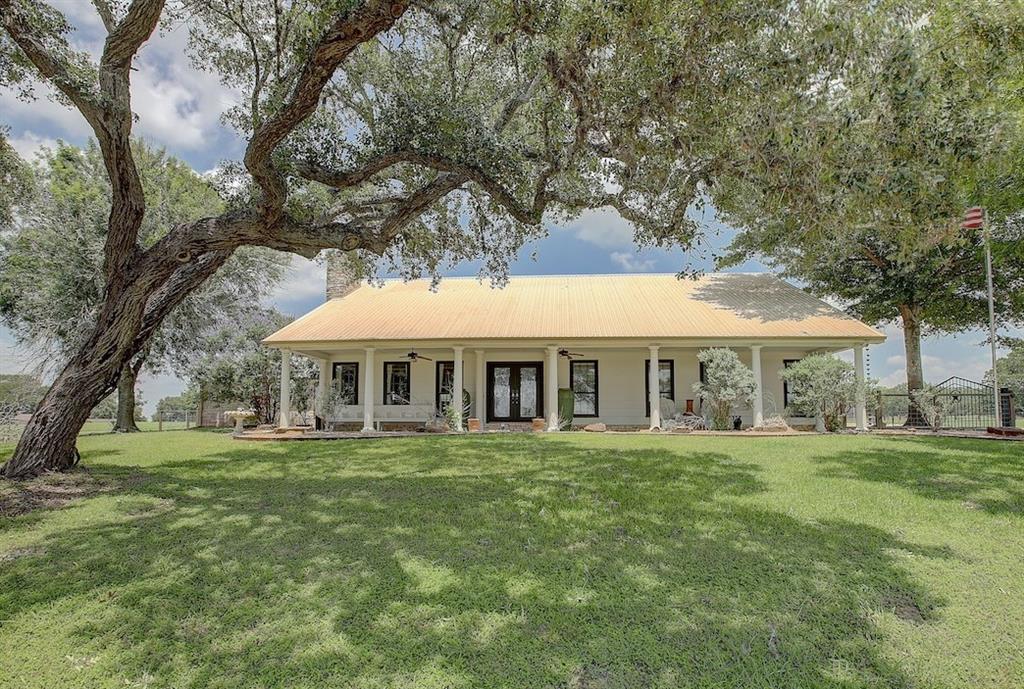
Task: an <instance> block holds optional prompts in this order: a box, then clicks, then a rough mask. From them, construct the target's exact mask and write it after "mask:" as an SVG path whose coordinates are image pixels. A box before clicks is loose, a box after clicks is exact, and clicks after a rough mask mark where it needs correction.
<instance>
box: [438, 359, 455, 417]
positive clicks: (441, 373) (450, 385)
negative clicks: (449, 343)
mask: <svg viewBox="0 0 1024 689" xmlns="http://www.w3.org/2000/svg"><path fill="white" fill-rule="evenodd" d="M454 388H455V362H454V361H438V362H437V377H436V378H434V404H435V405H436V406H435V408H436V409H437V411H439V412H441V411H444V410H445V409H447V408H448V405H449V404H451V403H452V390H453V389H454Z"/></svg>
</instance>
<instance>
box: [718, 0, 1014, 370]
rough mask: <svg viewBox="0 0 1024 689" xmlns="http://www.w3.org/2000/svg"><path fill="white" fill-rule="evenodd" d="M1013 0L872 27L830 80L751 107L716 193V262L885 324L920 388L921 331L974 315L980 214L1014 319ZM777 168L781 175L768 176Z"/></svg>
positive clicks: (1003, 313)
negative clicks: (722, 249) (752, 263)
mask: <svg viewBox="0 0 1024 689" xmlns="http://www.w3.org/2000/svg"><path fill="white" fill-rule="evenodd" d="M1022 58H1024V12H1022V11H1021V9H1020V7H1019V5H1017V4H1015V3H987V2H979V3H959V2H944V3H936V4H935V5H934V7H933V9H932V11H931V12H929V13H928V14H927V15H926V17H925V18H924V19H922V21H919V22H913V23H893V24H884V25H882V26H881V27H880V30H879V31H878V32H877V36H876V42H875V45H874V47H873V49H872V50H869V51H864V52H862V53H858V54H855V55H853V56H852V57H851V59H850V60H849V62H848V63H847V66H846V68H845V69H844V70H843V72H842V74H841V78H840V79H839V80H838V81H836V82H834V83H823V84H822V85H821V87H820V88H819V89H815V90H812V91H808V92H804V93H799V94H796V97H795V98H794V99H793V101H792V104H791V105H792V107H789V108H786V109H783V110H778V111H772V112H766V113H764V114H763V115H759V116H758V118H757V119H755V120H754V121H753V123H751V124H750V125H749V126H750V127H760V128H763V129H765V130H766V131H768V132H769V133H768V134H767V135H764V134H759V135H757V136H756V137H741V139H740V141H741V142H742V143H741V147H742V148H743V150H744V151H746V152H747V155H748V164H747V165H744V166H742V167H741V168H740V169H739V172H738V174H736V175H732V176H729V177H723V178H720V179H719V180H718V183H719V188H718V189H717V190H716V195H715V200H716V204H717V205H718V207H719V209H720V210H721V211H722V212H723V214H724V216H725V218H726V219H727V220H729V221H732V222H734V223H735V224H736V225H737V226H738V227H740V228H742V230H741V232H740V234H739V235H738V237H737V238H736V240H735V241H734V242H733V243H732V245H731V246H730V247H729V251H728V252H727V255H726V256H724V257H723V259H722V261H721V263H722V264H724V265H730V264H734V263H738V262H740V261H743V260H746V259H748V258H751V257H759V258H761V259H762V260H766V262H767V263H769V264H770V265H773V266H774V267H777V268H779V269H780V270H781V271H782V272H783V273H784V274H786V275H787V276H789V277H793V278H796V279H799V280H801V281H803V282H804V283H805V284H806V285H807V287H808V289H809V290H811V291H812V292H814V293H815V294H817V295H819V296H823V297H833V298H836V299H838V300H839V301H841V302H842V303H843V304H844V305H845V306H846V307H847V308H848V310H850V311H851V313H853V314H855V315H857V316H858V317H861V318H863V319H865V320H867V321H868V322H872V323H886V322H893V321H895V322H899V323H900V324H901V325H902V327H903V331H904V335H905V343H906V354H907V383H908V388H909V389H910V390H916V389H920V388H921V387H922V386H923V384H924V381H923V373H922V367H921V344H920V340H921V335H922V333H927V332H929V331H932V332H958V331H962V330H965V329H968V328H972V327H979V326H982V325H983V324H986V323H987V320H988V306H987V294H986V285H985V259H984V245H983V242H984V237H983V235H982V233H980V232H978V231H977V230H965V229H963V228H962V227H961V225H960V223H961V219H962V217H963V213H964V211H965V210H966V209H967V208H968V207H969V206H974V205H979V204H982V205H985V207H986V208H987V209H988V211H989V216H990V220H991V223H992V237H993V257H994V264H995V288H996V294H997V299H996V315H997V317H998V318H999V319H1000V321H1001V322H1003V323H1006V322H1011V323H1012V322H1018V323H1019V322H1021V320H1022V319H1024V241H1022V240H1024V222H1022V220H1024V217H1022V215H1021V212H1022V210H1024V175H1022V174H1021V172H1022V170H1021V168H1020V164H1021V163H1020V161H1021V160H1024V156H1022V155H1021V154H1022V153H1024V137H1022V129H1021V124H1022V122H1021V114H1022V112H1024V111H1022V109H1021V107H1020V101H1019V74H1020V71H1021V67H1022V66H1024V64H1022ZM780 171H784V172H783V174H780Z"/></svg>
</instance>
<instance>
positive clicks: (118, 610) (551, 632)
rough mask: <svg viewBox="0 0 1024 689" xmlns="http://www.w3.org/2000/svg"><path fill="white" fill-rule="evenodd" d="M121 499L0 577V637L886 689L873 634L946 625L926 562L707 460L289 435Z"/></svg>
mask: <svg viewBox="0 0 1024 689" xmlns="http://www.w3.org/2000/svg"><path fill="white" fill-rule="evenodd" d="M96 471H97V472H98V473H103V472H110V478H111V480H114V479H117V478H123V477H124V472H126V471H129V470H128V469H124V468H107V467H103V468H97V469H96ZM131 471H134V470H131ZM122 485H123V495H122V499H121V500H119V501H118V502H115V503H113V504H112V505H111V506H110V509H111V510H113V512H114V513H115V515H116V516H117V519H110V520H106V521H104V522H101V523H97V524H93V525H90V526H83V527H79V528H70V529H67V530H64V531H62V532H60V533H56V534H53V535H52V536H50V537H48V538H47V539H45V542H44V543H43V544H42V547H41V548H40V549H39V551H38V552H36V553H29V554H27V555H26V556H25V557H20V558H18V559H16V560H13V561H11V562H8V563H6V566H5V567H3V568H2V569H0V624H4V623H5V622H7V623H11V622H18V623H20V622H21V621H23V620H26V619H30V618H33V617H34V622H33V624H40V623H41V622H45V620H46V619H47V618H46V615H47V614H56V615H57V616H58V619H59V620H61V621H63V623H64V624H65V625H67V627H66V631H65V633H66V634H68V635H69V636H70V637H71V638H72V639H73V640H74V643H75V644H76V646H77V647H78V648H81V649H82V653H83V654H86V655H87V656H88V662H91V663H92V664H89V665H87V667H86V668H85V669H84V670H83V671H82V672H84V674H82V675H81V677H83V678H86V677H87V676H88V673H89V672H97V673H100V672H110V673H114V672H116V673H117V675H118V676H120V677H122V678H123V679H124V681H125V682H140V681H142V679H144V678H147V677H148V678H150V680H152V685H153V686H188V687H205V686H210V685H214V684H216V685H217V686H220V687H243V686H261V687H271V686H328V685H329V686H346V687H347V686H351V687H411V686H415V687H428V686H431V687H432V686H452V687H458V686H466V687H491V686H494V687H498V686H501V687H510V686H513V687H670V686H671V687H676V686H706V687H712V686H715V687H718V686H765V687H768V686H808V687H810V686H814V687H826V686H835V687H847V686H886V687H901V686H909V685H910V682H909V680H908V678H907V677H906V676H905V675H904V674H903V673H902V672H901V670H900V668H899V667H898V666H896V665H895V664H894V663H893V662H891V661H890V660H888V659H886V658H885V657H884V655H883V654H882V653H881V652H880V651H879V646H880V641H881V638H880V636H879V632H878V631H877V627H876V624H875V622H874V620H875V616H877V615H897V616H898V617H899V618H900V619H901V620H902V623H905V624H927V623H928V622H929V621H930V620H931V619H933V618H934V617H936V616H937V615H939V614H940V610H941V606H942V601H941V600H936V599H935V598H933V597H932V596H930V595H929V593H928V592H927V591H925V590H923V589H922V588H921V587H919V586H917V585H916V584H915V583H914V582H913V581H912V580H911V579H910V578H909V577H908V575H907V574H906V572H905V571H904V570H903V569H902V568H901V567H900V566H899V565H898V564H897V563H896V562H895V560H894V555H893V553H894V552H895V551H909V552H912V553H914V554H916V555H918V556H920V557H933V558H939V557H943V556H944V553H942V552H940V551H937V550H935V549H926V548H920V547H918V546H915V545H914V544H912V543H907V542H904V541H901V540H899V539H897V538H895V537H893V536H892V535H891V534H889V533H887V532H884V531H882V530H879V529H875V528H871V527H868V526H865V525H862V524H856V523H853V522H849V521H844V520H832V521H826V522H821V523H815V524H810V523H807V522H803V521H799V520H797V519H794V518H792V517H790V516H787V515H784V514H781V513H778V512H774V511H771V510H766V509H759V508H754V507H751V506H749V505H746V504H744V502H743V501H742V500H738V499H737V498H740V497H743V496H749V495H754V494H757V493H759V492H761V491H763V490H765V486H764V484H763V483H762V481H761V480H760V479H759V477H758V467H757V466H756V465H753V464H750V463H746V462H742V461H738V460H736V459H734V458H733V457H731V456H728V455H725V454H719V453H715V452H701V453H699V454H698V453H692V452H691V453H688V452H679V451H671V450H668V449H643V450H610V449H590V448H586V447H579V446H576V445H573V444H569V443H562V442H544V441H540V440H537V439H533V438H517V437H498V438H454V439H453V438H446V439H436V438H425V439H413V440H409V441H400V442H399V441H393V442H388V443H330V442H304V443H292V444H281V445H279V446H275V447H270V448H266V449H265V450H261V453H260V454H255V453H254V452H253V451H252V449H251V447H249V446H244V447H243V446H239V447H237V448H236V447H231V449H226V450H224V451H222V452H219V453H217V454H215V455H211V456H209V457H208V458H206V459H203V460H195V461H179V462H168V463H164V464H160V465H157V466H154V467H151V468H148V469H147V470H146V471H145V473H144V476H142V477H139V478H137V479H136V480H132V481H125V482H123V483H122ZM72 610H74V611H75V612H74V613H73V614H72V612H71V611H72ZM83 662H86V661H83ZM140 678H142V679H140ZM83 681H84V680H83Z"/></svg>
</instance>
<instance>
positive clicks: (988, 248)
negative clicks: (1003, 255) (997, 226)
mask: <svg viewBox="0 0 1024 689" xmlns="http://www.w3.org/2000/svg"><path fill="white" fill-rule="evenodd" d="M982 213H983V215H982V227H983V228H984V238H985V281H986V282H987V283H988V339H989V344H990V345H991V347H992V395H993V397H994V398H995V402H996V406H995V410H996V427H999V426H1002V425H1003V408H1002V407H1003V405H1002V396H1001V395H1000V394H999V373H998V371H997V370H996V361H997V359H998V351H997V348H996V306H995V296H994V294H993V290H992V235H991V233H990V232H989V227H988V211H982Z"/></svg>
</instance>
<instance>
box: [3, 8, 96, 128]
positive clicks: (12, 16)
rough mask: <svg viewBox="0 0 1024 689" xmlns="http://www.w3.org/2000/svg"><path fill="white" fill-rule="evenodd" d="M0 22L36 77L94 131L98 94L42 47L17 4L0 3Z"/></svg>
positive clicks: (73, 71)
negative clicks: (62, 96) (65, 102)
mask: <svg viewBox="0 0 1024 689" xmlns="http://www.w3.org/2000/svg"><path fill="white" fill-rule="evenodd" d="M0 22H3V28H4V30H5V31H6V32H7V34H8V35H9V36H10V37H11V40H13V41H14V42H15V43H16V44H17V45H18V47H19V48H21V51H22V52H23V53H25V57H27V58H28V59H29V61H30V62H31V63H32V64H33V65H34V66H35V68H36V69H37V70H39V74H40V75H41V76H42V77H43V78H44V79H46V80H47V81H49V82H50V83H52V84H53V85H54V86H55V87H56V88H57V90H59V91H60V92H61V93H62V94H64V95H65V96H66V97H67V98H68V100H70V101H71V102H72V103H73V104H74V106H75V107H76V108H78V110H79V112H81V113H82V115H83V116H84V117H85V119H86V121H88V122H89V125H90V126H92V128H93V129H94V130H95V129H96V128H97V127H99V126H100V125H101V117H102V108H101V106H100V98H99V94H98V93H97V92H96V91H95V89H94V88H92V87H91V85H90V84H89V83H87V81H86V80H85V79H84V78H83V77H82V75H81V74H77V73H76V68H75V66H74V65H72V64H69V63H68V62H67V61H66V60H65V59H64V58H63V57H61V56H58V55H55V54H53V52H52V51H51V50H50V48H48V47H47V45H46V40H45V37H44V36H41V35H39V34H37V33H36V31H35V29H34V27H33V26H32V21H31V18H30V17H29V16H27V15H26V13H25V11H24V8H23V7H22V6H21V4H20V3H17V2H14V1H13V0H0Z"/></svg>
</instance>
